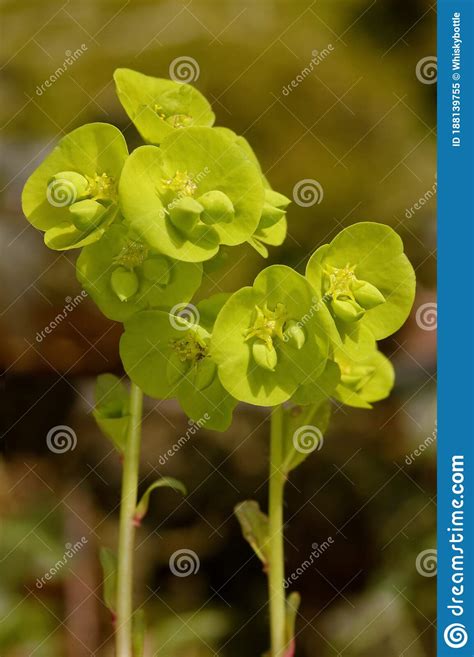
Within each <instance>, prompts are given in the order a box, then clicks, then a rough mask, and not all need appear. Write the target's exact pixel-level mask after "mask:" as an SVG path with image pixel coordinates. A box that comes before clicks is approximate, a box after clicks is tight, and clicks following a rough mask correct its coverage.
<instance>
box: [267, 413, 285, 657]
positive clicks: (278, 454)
mask: <svg viewBox="0 0 474 657" xmlns="http://www.w3.org/2000/svg"><path fill="white" fill-rule="evenodd" d="M270 441H271V445H270V492H269V511H268V516H269V543H270V545H269V564H268V598H269V605H270V635H271V657H283V656H284V654H285V650H286V632H285V588H284V578H285V565H284V548H283V490H284V487H285V481H286V476H285V474H284V472H283V471H282V470H281V464H282V450H283V409H282V407H281V406H276V407H275V408H274V410H273V412H272V417H271V432H270Z"/></svg>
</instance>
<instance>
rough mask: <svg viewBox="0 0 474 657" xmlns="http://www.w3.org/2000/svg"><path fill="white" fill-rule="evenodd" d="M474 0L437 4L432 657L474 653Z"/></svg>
mask: <svg viewBox="0 0 474 657" xmlns="http://www.w3.org/2000/svg"><path fill="white" fill-rule="evenodd" d="M473 78H474V0H440V1H439V2H438V235H439V239H438V245H439V248H438V258H439V260H438V262H439V265H438V293H439V295H438V311H439V312H438V339H439V349H438V356H439V364H438V374H439V383H438V400H439V408H438V416H439V417H438V652H437V654H438V657H452V656H453V655H460V656H461V657H473V655H474V422H473V417H474V386H473V381H474V155H473V143H474V139H473V122H474V102H473V87H474V83H473Z"/></svg>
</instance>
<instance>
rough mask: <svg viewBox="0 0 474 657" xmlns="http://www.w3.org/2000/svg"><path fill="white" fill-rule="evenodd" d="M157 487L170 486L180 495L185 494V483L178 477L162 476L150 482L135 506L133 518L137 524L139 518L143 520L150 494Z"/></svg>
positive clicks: (139, 520)
mask: <svg viewBox="0 0 474 657" xmlns="http://www.w3.org/2000/svg"><path fill="white" fill-rule="evenodd" d="M157 488H172V489H173V490H177V491H178V492H179V493H181V494H182V495H187V490H186V487H185V485H184V484H183V483H182V482H181V481H179V480H178V479H175V478H174V477H162V478H161V479H157V480H156V481H154V482H153V483H152V484H150V486H148V488H147V489H146V491H145V492H144V493H143V495H142V497H141V499H140V501H139V503H138V504H137V506H136V509H135V515H134V520H135V521H136V523H137V524H140V522H141V520H143V518H144V517H145V516H146V514H147V511H148V505H149V503H150V495H151V494H152V492H153V491H154V490H156V489H157Z"/></svg>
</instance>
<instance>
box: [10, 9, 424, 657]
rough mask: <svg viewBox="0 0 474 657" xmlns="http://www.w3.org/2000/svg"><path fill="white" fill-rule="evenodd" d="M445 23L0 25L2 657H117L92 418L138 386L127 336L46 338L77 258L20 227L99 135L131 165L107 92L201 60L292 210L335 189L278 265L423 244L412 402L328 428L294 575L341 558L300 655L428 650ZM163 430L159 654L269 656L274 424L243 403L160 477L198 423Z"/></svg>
mask: <svg viewBox="0 0 474 657" xmlns="http://www.w3.org/2000/svg"><path fill="white" fill-rule="evenodd" d="M435 23H436V15H435V8H434V6H432V5H431V3H430V2H429V0H412V2H410V3H404V4H403V5H401V4H400V3H399V2H396V1H395V0H383V1H382V0H350V1H346V2H344V1H342V0H341V1H338V2H335V1H334V0H333V1H323V0H319V1H315V2H309V1H308V2H301V1H298V0H297V1H290V0H287V1H278V0H253V1H251V0H246V1H245V0H222V1H217V0H215V1H210V0H209V1H207V2H206V1H205V0H189V1H188V2H181V1H171V0H170V1H166V2H163V1H161V0H158V1H156V0H155V1H154V2H146V1H144V0H137V1H135V2H131V1H130V0H129V1H128V2H122V1H120V2H118V1H115V0H95V1H94V0H83V1H81V2H50V1H46V2H35V1H28V0H23V2H21V3H18V2H12V1H4V2H3V3H2V28H3V30H2V31H3V39H2V50H1V57H2V67H3V69H2V74H3V75H2V102H1V103H0V114H1V121H0V122H1V125H2V132H1V171H0V189H1V192H2V201H1V221H0V243H1V248H2V256H1V258H0V272H1V281H2V284H1V289H0V298H1V304H0V307H1V320H0V322H1V323H0V330H1V340H0V358H1V365H0V366H1V367H2V369H3V374H4V376H3V377H2V391H1V397H0V400H1V401H0V404H1V410H2V439H1V450H2V456H1V460H0V502H1V503H0V523H1V530H0V617H2V618H3V620H2V621H1V622H0V654H1V655H2V657H26V656H27V655H34V656H35V657H43V656H44V657H63V656H64V655H67V656H68V657H83V656H84V657H85V656H87V655H91V654H93V655H98V656H104V657H107V656H109V655H111V654H112V646H111V643H110V640H109V638H110V633H111V627H110V623H109V618H108V614H107V613H106V611H105V610H104V608H103V606H102V604H101V600H100V596H101V586H100V569H99V564H98V558H97V547H98V545H103V544H105V545H108V546H113V545H114V542H115V535H116V528H117V519H118V515H117V500H118V495H119V482H120V465H119V463H118V459H117V456H116V454H115V452H114V451H113V450H112V448H111V445H110V444H109V443H107V442H106V440H105V439H104V438H102V437H101V435H100V434H99V432H98V430H97V428H96V427H95V425H94V421H93V418H92V416H91V414H90V411H91V404H92V388H93V380H94V377H95V375H97V374H98V373H101V372H104V371H113V372H116V373H120V362H119V358H118V351H117V345H118V339H119V337H120V332H121V327H120V325H114V324H112V323H110V322H108V321H106V320H105V319H104V318H103V317H101V315H100V313H99V311H98V310H97V309H96V308H95V307H94V305H93V304H92V302H91V301H89V300H87V299H86V300H84V301H82V302H81V303H79V304H78V305H77V307H75V308H74V310H73V311H72V312H70V313H67V314H66V317H65V319H64V320H63V321H61V322H59V323H58V325H57V326H56V328H54V330H53V331H52V332H51V333H50V334H49V335H46V336H45V337H43V339H41V335H39V337H38V334H40V333H41V331H43V330H44V328H45V327H46V326H47V325H49V323H50V322H51V321H52V320H54V318H55V317H56V316H57V315H58V314H59V313H62V312H63V310H64V307H65V304H66V303H67V301H66V300H68V299H69V298H74V297H76V295H78V294H79V293H80V291H81V290H80V287H79V285H78V283H77V282H76V279H75V270H74V262H75V257H76V254H75V253H74V252H65V253H56V252H50V251H48V250H47V249H46V247H44V245H43V242H42V236H41V235H40V234H39V233H38V232H36V231H35V230H34V229H33V228H31V227H30V226H29V224H28V223H27V222H26V220H25V219H24V218H23V217H22V213H21V206H20V194H21V189H22V185H23V184H24V181H25V180H26V178H27V176H28V175H29V173H30V172H31V171H32V170H33V169H34V168H35V166H36V165H37V164H38V162H39V161H41V159H42V157H44V154H45V153H46V152H47V151H48V150H49V149H51V148H52V146H53V145H54V143H55V142H56V141H57V139H58V138H59V137H60V136H61V135H62V134H64V133H66V132H68V131H70V130H71V129H73V128H75V127H77V126H79V125H81V124H83V123H86V122H90V121H109V122H111V123H114V124H115V125H117V126H119V127H120V128H121V129H123V130H124V131H125V134H126V136H127V139H128V141H129V144H130V145H131V146H134V145H136V144H137V143H138V138H137V135H136V132H135V130H134V128H133V127H131V126H130V125H129V122H128V120H127V118H126V116H125V114H124V112H123V110H122V109H121V107H120V105H119V103H118V100H117V98H116V96H115V93H114V87H113V83H112V72H113V70H114V69H115V68H116V67H119V66H125V67H129V68H135V69H137V70H140V71H142V72H145V73H148V74H152V75H156V76H161V77H168V76H169V67H170V65H171V63H172V62H173V60H174V59H175V58H177V57H181V56H186V57H192V58H193V59H194V60H195V61H196V62H197V64H198V68H199V77H198V79H197V80H196V82H195V84H196V86H197V87H198V88H199V89H200V90H201V91H202V92H203V93H204V94H205V95H206V96H207V97H208V98H209V99H210V100H211V102H212V104H213V107H214V110H215V112H216V114H217V119H218V121H217V123H218V124H220V125H227V126H228V127H230V128H232V129H234V130H235V131H236V132H238V133H240V134H244V135H245V136H246V137H247V139H248V140H249V141H250V142H251V144H252V145H253V146H254V148H255V150H256V152H257V154H258V155H259V157H260V159H261V161H262V164H263V168H264V171H265V172H266V174H267V176H268V178H269V179H270V181H271V183H272V185H273V186H274V187H275V188H276V189H278V190H279V191H281V192H283V193H285V194H287V195H288V196H290V197H291V196H292V191H293V188H294V186H295V185H296V184H297V183H298V182H299V181H301V180H303V179H314V180H316V181H318V182H319V184H320V185H321V187H322V189H323V198H322V199H321V202H320V203H315V204H313V205H312V206H310V207H302V206H300V205H298V204H297V203H294V204H293V205H292V206H291V207H290V211H289V236H288V239H287V241H286V243H285V244H284V245H283V246H282V247H281V248H278V249H273V250H272V253H271V255H270V262H282V263H285V264H289V265H291V266H294V267H296V268H298V269H299V270H303V268H304V265H305V262H306V260H307V258H308V257H309V255H310V254H311V252H312V251H313V250H314V248H316V247H317V246H318V245H320V244H321V243H324V242H326V241H328V240H330V239H331V238H332V237H333V236H334V235H335V233H336V232H337V231H338V230H340V228H341V227H343V226H345V225H349V224H351V223H353V222H355V221H358V220H366V219H371V220H377V221H381V222H384V223H388V224H390V225H392V226H393V227H394V228H396V229H397V230H398V231H399V232H400V234H401V235H402V237H403V239H404V242H405V245H406V251H407V253H408V255H409V257H410V259H411V261H412V262H413V264H414V266H415V268H416V271H417V277H418V296H417V301H416V304H415V308H414V311H413V316H412V318H411V319H410V320H409V322H408V323H407V325H406V327H405V328H404V329H403V330H402V331H401V332H400V333H399V334H398V335H396V336H395V337H394V338H393V339H391V340H389V341H387V342H386V343H385V344H384V345H383V349H384V350H385V352H386V353H387V354H389V355H390V356H391V357H392V358H393V362H394V364H395V367H396V370H397V386H396V389H395V390H394V393H393V394H392V396H391V398H390V399H389V400H387V401H386V402H383V403H379V404H378V405H377V407H376V408H375V410H373V411H372V412H367V411H355V410H352V409H347V408H340V407H335V408H334V417H333V422H332V425H331V429H330V431H329V433H328V435H327V436H326V437H325V442H324V448H323V449H322V450H321V451H320V452H316V453H315V454H313V455H312V456H311V457H310V458H309V459H308V460H307V461H306V462H305V463H304V465H303V466H301V467H300V468H299V469H298V470H297V471H296V472H295V473H294V475H293V476H292V478H291V481H290V483H289V485H288V490H287V510H286V518H287V520H288V526H287V530H286V534H287V564H286V567H287V574H291V573H294V572H296V571H297V569H298V568H299V567H300V566H301V564H302V563H303V562H304V561H305V559H308V558H309V555H310V554H311V551H312V550H313V547H312V545H313V543H319V544H320V543H322V542H323V541H325V540H327V539H328V537H332V538H333V541H334V543H333V545H332V546H331V547H330V549H329V550H327V552H325V553H324V554H323V555H322V556H321V557H320V558H319V559H318V560H317V561H315V563H314V564H313V565H312V566H311V567H310V568H308V569H306V570H305V571H304V573H302V574H301V575H300V576H299V577H298V578H297V581H296V582H295V584H294V588H295V589H296V590H299V591H300V592H301V593H302V596H303V604H302V608H301V614H300V616H299V618H298V623H297V632H298V639H297V641H298V652H297V654H298V657H316V656H318V657H333V656H334V657H336V656H338V655H343V656H344V657H362V656H363V657H371V656H372V655H374V656H375V655H377V656H379V655H380V654H384V655H385V656H386V657H401V656H403V657H431V656H432V655H434V654H435V648H434V625H433V623H434V615H435V578H434V577H432V575H433V572H434V571H433V570H432V569H431V570H430V567H428V569H427V568H425V567H424V565H423V564H424V561H426V558H428V559H430V558H431V555H432V553H433V550H434V548H435V485H436V482H435V445H434V444H433V443H434V438H435V435H436V425H435V408H434V405H435V387H434V386H435V384H434V374H435V333H436V332H435V331H434V330H432V329H433V328H434V324H433V317H434V309H435V305H434V301H435V293H434V286H435V266H436V260H435V248H436V242H435V203H436V199H435V193H434V190H435V189H436V173H435V172H436V162H435V149H436V141H435V121H436V117H435V87H436V85H435V84H432V82H433V80H432V79H431V80H430V79H426V78H424V77H423V75H420V74H418V75H417V66H418V71H419V63H420V62H421V61H422V60H424V58H426V57H432V56H434V54H435ZM330 45H331V48H329V46H330ZM81 48H82V54H81V55H80V56H79V57H77V58H76V56H75V55H74V53H75V52H77V50H78V49H81ZM325 49H326V50H328V51H329V54H328V55H327V56H326V57H325V58H324V59H323V61H321V62H320V63H319V64H318V65H317V66H315V67H314V69H313V71H312V72H311V73H310V74H309V75H307V76H303V77H304V79H302V80H301V81H300V82H299V83H298V84H297V85H296V87H290V91H288V85H291V83H292V80H296V79H297V76H298V75H301V73H302V71H303V70H304V69H305V67H307V66H309V63H310V61H311V59H312V58H313V57H315V55H314V51H315V50H317V51H319V53H321V52H322V51H324V50H325ZM71 53H72V56H73V59H75V61H73V63H72V64H71V65H69V64H68V65H67V66H66V67H65V68H66V70H65V72H63V73H61V74H60V75H59V76H58V75H56V74H55V72H56V71H57V69H58V67H60V66H63V64H64V61H65V59H66V58H69V60H70V59H71ZM316 57H317V55H316ZM52 75H54V76H55V77H56V81H55V82H54V84H52V85H51V86H50V87H49V88H47V87H44V86H43V87H42V85H44V81H45V80H47V79H49V78H50V76H52ZM285 89H286V91H285ZM262 266H264V263H263V262H262V260H261V259H260V258H259V257H258V256H257V255H256V254H254V253H252V252H250V250H249V249H246V248H242V249H236V250H235V251H233V252H232V256H231V258H230V260H229V264H228V266H227V267H226V270H225V272H224V273H219V274H218V275H217V276H215V278H214V279H213V280H211V279H207V280H206V283H205V289H204V290H203V294H204V295H207V294H210V293H214V292H217V291H219V290H232V289H236V288H237V287H239V286H241V285H242V284H246V283H248V282H249V281H251V280H252V279H253V277H254V275H255V273H256V272H257V271H258V270H259V269H260V268H261V267H262ZM427 313H428V315H429V317H428V319H426V315H427ZM146 410H147V413H146V421H145V428H144V446H143V457H142V468H141V474H142V486H145V485H146V484H147V483H149V482H150V481H151V480H152V479H153V478H154V477H156V476H157V474H158V473H159V474H170V475H173V476H176V477H179V478H181V479H183V480H184V481H185V482H186V484H187V486H188V488H189V490H190V494H189V496H188V497H187V498H185V499H184V500H182V499H181V498H178V496H177V495H176V494H175V493H173V492H171V491H162V492H160V493H159V494H156V497H154V498H153V499H152V503H151V510H150V513H149V515H148V516H147V518H146V521H145V522H144V526H143V527H142V529H140V530H139V533H138V538H137V555H136V563H137V586H136V598H137V604H144V605H145V609H146V614H147V620H148V624H149V628H150V632H149V636H148V637H147V650H148V654H149V655H153V654H159V655H162V656H166V657H207V656H208V655H209V656H210V655H216V654H219V655H221V656H222V657H224V656H226V657H242V656H243V655H255V656H257V655H259V654H261V653H262V652H264V650H265V649H266V648H267V647H268V642H267V627H266V621H267V610H266V607H265V580H264V577H263V575H262V573H261V569H260V564H259V562H258V560H257V558H256V557H254V556H253V555H252V553H251V551H250V548H249V547H248V546H247V544H246V543H245V542H244V541H243V539H242V538H241V535H240V531H239V528H238V526H237V523H236V521H235V519H234V517H233V516H232V508H233V506H234V505H235V504H236V503H237V502H238V501H240V500H242V499H245V498H247V497H252V498H256V499H258V500H259V501H260V502H261V503H262V504H265V480H266V462H267V451H268V450H267V430H268V426H267V423H266V413H265V412H264V410H260V411H258V410H255V409H251V408H248V407H244V406H242V407H239V408H238V410H237V412H236V414H235V421H234V424H233V426H232V428H231V429H230V430H229V431H228V432H227V433H226V434H223V435H221V434H216V433H211V432H206V431H205V430H202V431H201V432H200V433H199V435H198V436H197V437H195V438H193V439H192V440H190V441H189V442H187V444H186V445H185V446H184V447H182V449H181V450H180V451H179V452H178V453H177V454H175V455H174V456H173V457H172V458H169V459H168V460H166V459H163V458H161V459H160V457H162V455H163V454H164V453H165V452H166V450H167V449H168V448H169V447H170V446H172V445H173V444H175V442H176V440H177V438H178V437H179V436H182V435H183V434H184V433H185V431H186V428H187V421H186V419H185V418H184V417H183V415H182V414H181V413H180V411H179V409H178V407H177V406H176V405H175V404H174V403H169V402H168V403H156V402H155V401H153V400H148V401H147V408H146ZM58 425H67V426H68V427H71V428H72V429H73V431H74V432H75V435H76V436H77V444H76V445H75V448H74V449H69V450H68V451H66V452H64V453H53V452H51V451H50V450H49V449H48V447H47V442H46V436H47V433H48V431H49V430H50V429H51V428H52V427H56V426H58ZM81 539H84V540H83V547H82V548H81V549H80V550H79V551H77V553H76V554H74V556H72V557H71V558H70V559H69V558H68V559H67V564H66V565H64V567H61V568H60V569H59V570H58V572H57V573H55V574H54V576H52V577H51V578H50V579H49V581H46V582H45V583H42V582H41V578H42V577H43V575H44V574H45V573H46V572H47V571H49V570H50V568H51V567H52V566H54V564H55V563H56V562H57V561H58V559H62V558H63V557H64V554H65V552H66V551H67V549H68V546H70V545H75V544H76V543H77V541H80V540H81ZM181 548H186V549H191V550H193V551H194V552H195V553H196V554H197V555H198V556H199V560H200V568H199V571H198V572H197V573H196V574H194V575H191V576H189V577H186V578H179V577H176V576H174V575H173V574H172V572H171V571H170V568H169V564H168V560H169V558H170V555H172V554H173V553H174V551H175V550H177V549H181ZM427 550H428V551H429V552H425V551H427ZM431 565H432V564H431ZM160 645H161V646H162V648H161V650H160V652H159V653H158V652H156V651H157V649H158V646H160Z"/></svg>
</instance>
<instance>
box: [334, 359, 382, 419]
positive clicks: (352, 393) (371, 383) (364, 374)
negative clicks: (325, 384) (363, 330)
mask: <svg viewBox="0 0 474 657" xmlns="http://www.w3.org/2000/svg"><path fill="white" fill-rule="evenodd" d="M335 358H336V361H337V363H338V365H339V368H340V370H341V381H340V383H339V385H338V386H337V388H336V391H335V393H334V397H335V398H336V399H338V400H339V401H341V402H343V403H344V404H346V405H347V406H355V407H357V408H372V404H371V402H376V401H380V400H381V399H385V398H386V397H388V396H389V394H390V392H391V390H392V388H393V384H394V381H395V373H394V370H393V366H392V364H391V362H390V361H389V360H388V358H386V357H385V356H384V355H383V354H381V353H380V351H377V350H374V351H373V352H372V354H371V355H370V356H369V357H368V358H365V359H364V360H362V361H351V360H349V359H348V358H347V357H346V356H345V355H344V354H343V353H341V352H337V353H336V356H335Z"/></svg>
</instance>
